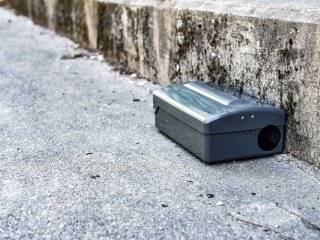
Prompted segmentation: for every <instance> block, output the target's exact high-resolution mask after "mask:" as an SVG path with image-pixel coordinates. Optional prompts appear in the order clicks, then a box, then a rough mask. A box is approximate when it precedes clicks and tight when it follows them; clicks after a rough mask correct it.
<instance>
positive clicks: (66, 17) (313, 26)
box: [7, 0, 320, 166]
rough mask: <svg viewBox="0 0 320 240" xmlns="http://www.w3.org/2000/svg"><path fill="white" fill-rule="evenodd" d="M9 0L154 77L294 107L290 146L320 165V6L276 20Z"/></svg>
mask: <svg viewBox="0 0 320 240" xmlns="http://www.w3.org/2000/svg"><path fill="white" fill-rule="evenodd" d="M7 2H8V4H9V5H10V6H11V7H13V8H14V9H16V10H17V12H19V13H21V14H24V15H28V16H30V17H31V18H32V19H33V20H34V21H35V22H36V23H39V24H41V25H43V26H46V27H50V28H51V29H54V30H56V31H57V32H59V33H60V34H63V35H66V36H68V37H70V38H71V39H73V40H75V41H77V42H79V43H81V44H82V45H83V46H84V47H90V48H93V49H98V50H99V51H101V52H102V53H103V54H104V55H105V57H106V58H107V59H108V60H109V61H110V62H112V63H115V64H122V65H123V66H126V67H128V68H129V69H130V70H132V71H135V72H138V73H139V74H140V75H142V76H143V77H145V78H147V79H150V80H152V81H154V82H157V83H160V84H167V83H169V82H179V81H185V80H189V79H198V80H203V81H212V82H216V83H219V84H226V85H228V86H230V87H232V88H234V89H237V90H239V91H242V92H245V93H248V94H250V95H252V96H255V97H257V98H259V99H261V100H262V101H263V102H266V103H270V104H273V105H275V106H279V107H282V108H284V109H286V110H287V111H288V128H287V142H286V144H287V150H288V152H289V153H291V154H293V155H294V156H296V157H298V158H300V159H304V160H306V161H308V162H310V163H312V164H315V165H318V166H320V145H319V144H318V143H319V142H320V130H319V129H320V122H319V114H320V108H319V103H320V92H319V91H320V73H319V67H320V52H319V51H320V28H319V27H320V25H319V22H317V17H316V16H317V14H319V13H320V6H319V8H318V9H317V8H316V9H313V12H308V13H307V14H306V15H301V16H297V17H294V16H292V17H290V16H291V15H292V13H291V12H289V13H290V14H291V15H290V14H289V13H288V14H287V15H286V14H284V11H285V10H284V9H281V11H280V12H281V14H282V15H281V14H280V15H281V16H282V17H278V18H277V19H272V18H271V17H273V16H274V15H275V16H278V15H279V13H275V12H273V15H270V14H269V12H266V11H265V12H263V14H262V13H261V10H260V14H261V16H262V15H263V17H259V14H258V15H255V14H253V11H249V10H250V9H249V10H248V9H246V13H245V14H244V16H240V15H239V14H230V13H229V14H226V13H225V12H224V11H223V9H224V8H223V7H221V6H220V5H219V6H220V8H217V6H216V5H212V4H211V5H210V4H209V3H208V4H207V8H206V5H205V3H202V4H201V5H200V6H198V7H197V8H194V9H192V4H191V2H192V1H190V0H189V1H187V2H186V6H188V7H184V5H183V4H182V0H173V1H160V0H159V1H155V0H154V1H134V0H114V1H98V0H88V1H85V0H27V1H26V0H7ZM209 2H210V1H209ZM187 3H188V4H189V5H188V4H187ZM221 3H222V6H224V5H223V1H221ZM216 9H217V11H215V10H216ZM221 9H222V10H221ZM229 9H231V8H229ZM235 9H237V11H240V10H239V8H238V7H235ZM296 11H298V10H297V9H296ZM240 12H241V11H240ZM251 13H252V14H251ZM268 14H269V15H270V18H269V17H268V16H269V15H268ZM277 14H278V15H277ZM280 15H279V16H280ZM290 19H291V20H290Z"/></svg>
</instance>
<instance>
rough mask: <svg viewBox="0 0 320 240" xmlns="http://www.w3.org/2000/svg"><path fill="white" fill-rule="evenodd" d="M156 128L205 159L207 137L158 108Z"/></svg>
mask: <svg viewBox="0 0 320 240" xmlns="http://www.w3.org/2000/svg"><path fill="white" fill-rule="evenodd" d="M155 121H156V127H157V128H158V129H159V130H160V131H162V132H163V133H164V134H166V135H167V136H168V137H170V138H171V139H172V140H174V141H175V142H177V143H179V144H180V145H182V146H183V147H184V148H186V149H187V150H188V151H190V152H191V153H193V154H195V155H196V156H197V157H199V158H200V159H204V158H205V152H204V151H205V135H203V134H202V133H201V132H199V131H197V130H196V129H194V128H192V127H190V126H189V125H187V124H185V123H184V122H182V121H180V120H179V119H177V118H175V117H174V116H172V115H171V114H169V113H168V112H166V111H164V110H163V109H161V108H158V110H157V113H156V118H155Z"/></svg>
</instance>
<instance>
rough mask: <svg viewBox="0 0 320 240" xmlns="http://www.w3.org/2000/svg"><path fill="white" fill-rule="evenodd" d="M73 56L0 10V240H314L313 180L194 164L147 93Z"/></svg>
mask: <svg viewBox="0 0 320 240" xmlns="http://www.w3.org/2000/svg"><path fill="white" fill-rule="evenodd" d="M73 48H74V43H72V42H71V41H70V40H67V39H65V38H62V37H59V36H57V35H55V34H54V33H53V32H51V31H48V30H45V29H42V28H40V27H37V26H34V25H33V24H32V23H31V22H30V21H29V20H26V19H24V18H22V17H16V16H15V15H13V14H12V13H11V12H8V11H7V10H3V9H0V136H1V137H0V143H1V145H0V146H1V147H0V239H18V238H21V239H30V238H36V239H40V238H43V239H71V238H72V239H77V238H81V239H96V238H103V239H213V238H214V239H236V238H237V239H249V238H253V239H281V238H284V239H319V238H320V227H319V225H320V173H319V171H318V170H316V169H314V168H313V167H311V166H308V165H306V164H305V163H302V162H300V161H297V160H294V159H291V158H290V157H289V156H286V155H281V156H278V157H272V158H264V159H256V160H248V161H241V162H233V163H228V164H218V165H205V164H203V163H201V162H200V161H199V160H197V159H196V158H194V157H193V156H191V155H190V154H189V153H187V152H186V151H184V150H183V149H181V148H180V147H179V146H177V145H176V144H175V143H173V142H172V141H170V140H168V139H166V138H165V137H164V136H163V135H161V134H160V133H159V132H158V131H157V130H156V129H155V128H154V124H153V122H154V116H153V112H152V94H151V91H152V90H153V89H155V88H158V87H157V86H155V85H152V84H151V83H146V82H145V81H143V80H136V79H133V76H132V77H131V78H130V77H128V76H121V75H120V74H119V73H118V72H116V71H113V70H112V68H111V67H110V66H109V65H107V64H106V63H103V62H101V61H99V57H98V59H97V58H96V57H91V58H90V57H89V58H88V57H82V58H77V59H69V60H62V59H61V57H62V56H64V58H67V57H68V54H69V52H70V51H75V50H73ZM134 99H135V100H138V99H139V100H140V101H133V100H134Z"/></svg>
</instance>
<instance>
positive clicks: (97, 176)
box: [90, 175, 100, 179]
mask: <svg viewBox="0 0 320 240" xmlns="http://www.w3.org/2000/svg"><path fill="white" fill-rule="evenodd" d="M90 178H92V179H98V178H100V175H91V176H90Z"/></svg>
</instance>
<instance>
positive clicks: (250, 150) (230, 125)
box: [153, 82, 286, 163]
mask: <svg viewBox="0 0 320 240" xmlns="http://www.w3.org/2000/svg"><path fill="white" fill-rule="evenodd" d="M153 99H154V111H155V116H156V117H155V120H156V127H157V128H158V129H159V130H160V131H162V132H163V133H164V134H166V135H167V136H169V137H170V138H171V139H173V140H174V141H176V142H177V143H179V144H181V145H182V146H183V147H185V148H186V149H187V150H189V151H190V152H192V153H193V154H195V155H196V156H198V157H199V158H200V159H202V160H203V161H204V162H207V163H214V162H222V161H231V160H238V159H244V158H254V157H260V156H268V155H273V154H278V153H282V152H283V150H284V138H285V121H286V114H285V112H284V111H283V110H281V109H278V108H274V107H270V106H266V105H262V104H259V103H257V102H256V101H255V100H254V99H250V98H248V97H246V98H245V99H243V98H239V97H236V96H235V94H233V95H232V94H230V93H228V94H227V93H226V92H223V91H221V90H218V89H217V88H216V87H214V86H213V85H210V84H208V83H202V82H189V83H184V84H175V85H170V86H167V87H164V88H162V89H160V90H157V91H155V92H154V98H153Z"/></svg>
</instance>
